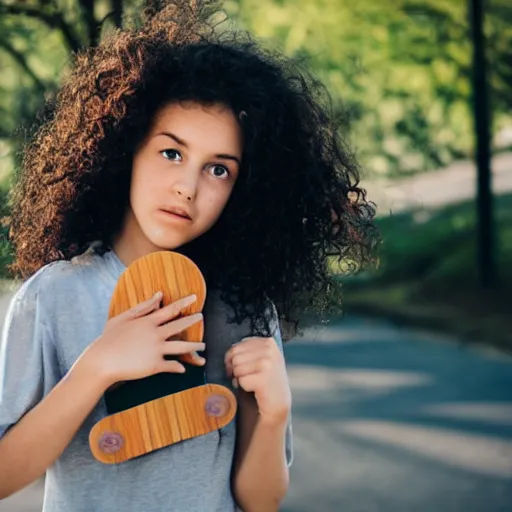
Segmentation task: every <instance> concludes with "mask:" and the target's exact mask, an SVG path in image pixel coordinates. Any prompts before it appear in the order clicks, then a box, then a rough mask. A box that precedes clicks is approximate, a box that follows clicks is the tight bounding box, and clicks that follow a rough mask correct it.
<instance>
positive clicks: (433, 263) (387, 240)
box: [341, 195, 512, 351]
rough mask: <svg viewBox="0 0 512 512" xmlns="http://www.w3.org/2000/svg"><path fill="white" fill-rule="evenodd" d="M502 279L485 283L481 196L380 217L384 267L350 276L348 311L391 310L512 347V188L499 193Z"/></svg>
mask: <svg viewBox="0 0 512 512" xmlns="http://www.w3.org/2000/svg"><path fill="white" fill-rule="evenodd" d="M495 220H496V223H495V226H496V242H497V243H496V249H497V252H496V268H497V272H498V278H497V280H496V283H495V285H494V286H493V287H492V288H490V289H488V290H483V289H482V288H481V287H480V286H479V284H478V273H477V264H476V262H477V249H476V247H477V243H476V238H477V237H476V216H475V207H474V204H473V203H461V204H459V205H454V206H450V207H447V208H444V209H440V210H435V211H426V210H423V211H416V212H410V213H404V214H400V215H395V216H390V217H386V218H382V219H379V220H378V224H379V228H380V229H381V233H382V237H383V244H382V247H381V254H380V259H381V262H380V266H379V269H378V270H377V271H374V272H372V273H366V274H362V275H359V276H356V277H351V278H341V279H342V281H343V282H344V284H345V293H344V301H345V307H346V309H347V311H361V312H362V311H364V312H367V313H374V314H381V315H386V316H388V317H391V318H395V319H396V320H399V321H403V322H408V323H413V324H416V325H421V326H425V327H431V328H436V329H442V330H445V331H449V332H451V333H453V334H456V335H457V336H459V337H460V338H461V339H463V340H468V341H480V342H485V343H490V344H493V345H495V346H499V347H500V348H502V349H505V350H510V351H512V329H511V327H512V318H511V317H512V315H511V314H510V311H511V307H510V297H509V294H510V291H511V290H512V267H511V265H510V262H512V195H504V196H499V197H497V198H495Z"/></svg>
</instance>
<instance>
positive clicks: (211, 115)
mask: <svg viewBox="0 0 512 512" xmlns="http://www.w3.org/2000/svg"><path fill="white" fill-rule="evenodd" d="M163 132H171V133H172V134H173V135H176V136H177V137H179V138H180V139H181V140H183V141H184V142H186V144H187V145H188V146H190V148H194V147H195V148H199V147H203V148H205V149H207V148H209V147H211V148H212V150H213V151H215V152H217V153H220V152H230V153H233V152H237V153H241V151H242V134H241V129H240V125H239V123H238V121H237V119H236V117H235V115H234V114H233V112H232V111H231V109H229V108H228V107H226V106H224V105H220V104H215V105H202V104H199V103H195V102H181V103H171V104H169V105H166V106H164V107H163V108H161V109H160V110H159V111H158V112H157V114H156V116H155V119H154V122H153V125H152V128H151V130H150V136H153V137H154V136H156V135H158V134H159V133H163Z"/></svg>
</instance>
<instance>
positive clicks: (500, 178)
mask: <svg viewBox="0 0 512 512" xmlns="http://www.w3.org/2000/svg"><path fill="white" fill-rule="evenodd" d="M491 170H492V190H493V193H494V194H495V195H501V194H509V193H511V192H512V172H511V171H512V152H505V153H501V154H498V155H496V156H495V157H494V158H493V159H492V164H491ZM476 175H477V171H476V167H475V163H474V162H473V161H471V160H459V161H456V162H453V163H452V164H450V165H448V166H447V167H445V168H443V169H439V170H434V171H430V172H422V173H420V174H417V175H415V176H411V177H407V178H402V179H386V178H382V179H376V178H373V177H369V178H368V181H367V182H366V181H363V186H364V187H365V188H367V189H368V194H369V195H368V197H369V199H371V200H372V201H373V202H375V203H376V204H377V206H378V214H379V215H387V214H389V213H390V212H393V213H395V214H396V213H400V212H403V211H408V210H411V209H413V210H420V211H422V210H423V211H424V210H429V209H431V208H438V207H442V206H446V205H449V204H454V203H459V202H461V201H470V200H473V198H474V197H475V195H476V183H477V178H476Z"/></svg>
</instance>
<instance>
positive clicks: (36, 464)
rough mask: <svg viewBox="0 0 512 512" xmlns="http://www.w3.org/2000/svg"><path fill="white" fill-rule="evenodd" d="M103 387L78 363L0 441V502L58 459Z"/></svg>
mask: <svg viewBox="0 0 512 512" xmlns="http://www.w3.org/2000/svg"><path fill="white" fill-rule="evenodd" d="M105 389H106V387H105V384H104V383H102V381H101V379H96V380H95V376H94V374H93V372H92V371H91V369H90V368H89V367H88V366H87V363H83V362H82V361H80V360H79V361H78V362H77V363H76V364H75V365H74V366H73V368H72V369H71V370H70V371H69V372H68V374H67V375H66V376H65V377H64V378H63V379H62V380H61V381H60V382H59V383H58V384H57V385H56V386H55V388H54V389H53V390H52V391H51V392H50V393H49V394H48V395H47V396H46V397H45V398H44V399H43V400H42V401H41V402H40V403H39V404H38V405H36V406H35V407H34V408H33V409H32V410H30V411H29V412H28V413H27V414H26V415H25V416H24V417H23V418H22V419H21V420H20V421H19V422H18V423H17V424H16V425H15V426H14V427H12V428H11V429H10V430H8V431H7V432H6V433H5V435H4V437H3V438H2V439H0V499H3V498H5V497H7V496H10V495H11V494H13V493H15V492H17V491H19V490H20V489H22V488H23V487H25V486H26V485H28V484H30V483H31V482H33V481H34V480H36V479H37V478H39V477H41V476H42V475H43V474H44V473H45V471H46V469H47V468H48V467H49V466H51V465H52V464H53V463H54V461H55V460H56V459H57V458H58V457H60V455H61V454H62V452H63V451H64V450H65V449H66V447H67V446H68V444H69V443H70V442H71V440H72V439H73V437H74V436H75V434H76V432H77V431H78V429H79V428H80V426H81V425H82V423H83V421H84V420H85V418H86V417H87V415H88V414H89V413H90V412H91V410H92V409H93V408H94V406H95V405H96V404H97V403H98V401H99V399H100V398H101V396H102V394H103V392H104V390H105Z"/></svg>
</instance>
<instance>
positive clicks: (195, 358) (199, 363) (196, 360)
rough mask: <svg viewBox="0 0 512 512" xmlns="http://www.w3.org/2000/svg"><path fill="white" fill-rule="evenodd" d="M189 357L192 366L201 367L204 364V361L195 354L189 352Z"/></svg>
mask: <svg viewBox="0 0 512 512" xmlns="http://www.w3.org/2000/svg"><path fill="white" fill-rule="evenodd" d="M189 355H190V356H191V357H192V359H193V361H192V364H196V365H197V366H203V365H204V364H205V363H206V359H205V358H204V357H201V356H200V355H199V354H198V353H197V352H191V353H190V354H189Z"/></svg>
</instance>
